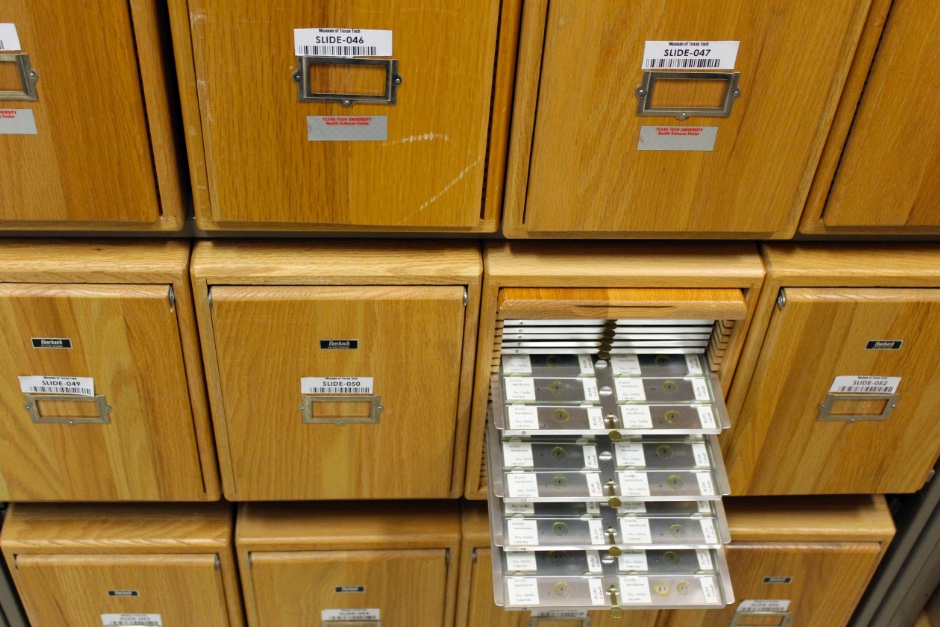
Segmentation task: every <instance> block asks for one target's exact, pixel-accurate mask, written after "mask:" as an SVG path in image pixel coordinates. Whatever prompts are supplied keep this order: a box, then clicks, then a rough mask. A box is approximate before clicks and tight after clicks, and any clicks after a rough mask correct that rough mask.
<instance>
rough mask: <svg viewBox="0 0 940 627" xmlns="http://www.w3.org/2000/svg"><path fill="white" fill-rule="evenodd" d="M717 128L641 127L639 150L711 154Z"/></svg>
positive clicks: (637, 147) (638, 142)
mask: <svg viewBox="0 0 940 627" xmlns="http://www.w3.org/2000/svg"><path fill="white" fill-rule="evenodd" d="M717 139H718V127H717V126H641V127H640V139H639V140H638V141H637V143H636V149H637V150H654V151H681V152H711V151H713V150H714V149H715V141H716V140H717Z"/></svg>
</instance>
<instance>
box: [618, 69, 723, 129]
mask: <svg viewBox="0 0 940 627" xmlns="http://www.w3.org/2000/svg"><path fill="white" fill-rule="evenodd" d="M740 77H741V73H740V72H672V71H670V72H661V71H656V70H647V71H645V72H643V83H642V84H641V85H640V86H639V87H637V89H636V96H637V98H639V100H640V102H639V104H638V105H637V109H636V114H637V115H638V116H641V117H649V116H660V117H661V116H669V115H674V116H676V119H679V120H687V119H689V118H691V117H700V118H727V117H730V116H731V108H732V107H733V106H734V101H735V99H737V98H738V96H740V95H741V90H740V89H739V88H738V79H739V78H740ZM661 80H664V81H665V80H692V81H698V80H700V81H715V80H718V81H726V82H727V83H728V86H727V88H726V90H725V98H724V101H723V102H722V104H721V106H720V107H718V108H715V107H654V106H653V91H654V90H655V89H656V82H657V81H661Z"/></svg>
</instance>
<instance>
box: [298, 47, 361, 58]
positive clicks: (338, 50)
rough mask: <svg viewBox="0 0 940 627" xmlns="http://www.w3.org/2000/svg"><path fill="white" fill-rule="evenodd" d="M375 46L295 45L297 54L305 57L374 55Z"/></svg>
mask: <svg viewBox="0 0 940 627" xmlns="http://www.w3.org/2000/svg"><path fill="white" fill-rule="evenodd" d="M378 52H379V50H378V48H377V47H375V46H297V54H299V55H303V56H305V57H374V56H377V55H378Z"/></svg>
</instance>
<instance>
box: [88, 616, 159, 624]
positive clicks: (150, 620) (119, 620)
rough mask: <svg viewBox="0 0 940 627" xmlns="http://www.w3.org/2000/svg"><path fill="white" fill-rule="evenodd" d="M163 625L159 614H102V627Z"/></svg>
mask: <svg viewBox="0 0 940 627" xmlns="http://www.w3.org/2000/svg"><path fill="white" fill-rule="evenodd" d="M129 626H133V627H163V619H162V618H161V617H160V615H159V614H102V615H101V627H129Z"/></svg>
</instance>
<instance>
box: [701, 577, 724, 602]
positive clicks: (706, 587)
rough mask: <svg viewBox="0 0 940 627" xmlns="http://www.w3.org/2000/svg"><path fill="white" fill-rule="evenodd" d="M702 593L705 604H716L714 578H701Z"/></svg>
mask: <svg viewBox="0 0 940 627" xmlns="http://www.w3.org/2000/svg"><path fill="white" fill-rule="evenodd" d="M699 581H701V582H702V593H703V594H704V595H705V602H706V603H718V602H719V598H718V588H716V587H715V578H714V577H702V578H701V579H700V580H699Z"/></svg>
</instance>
